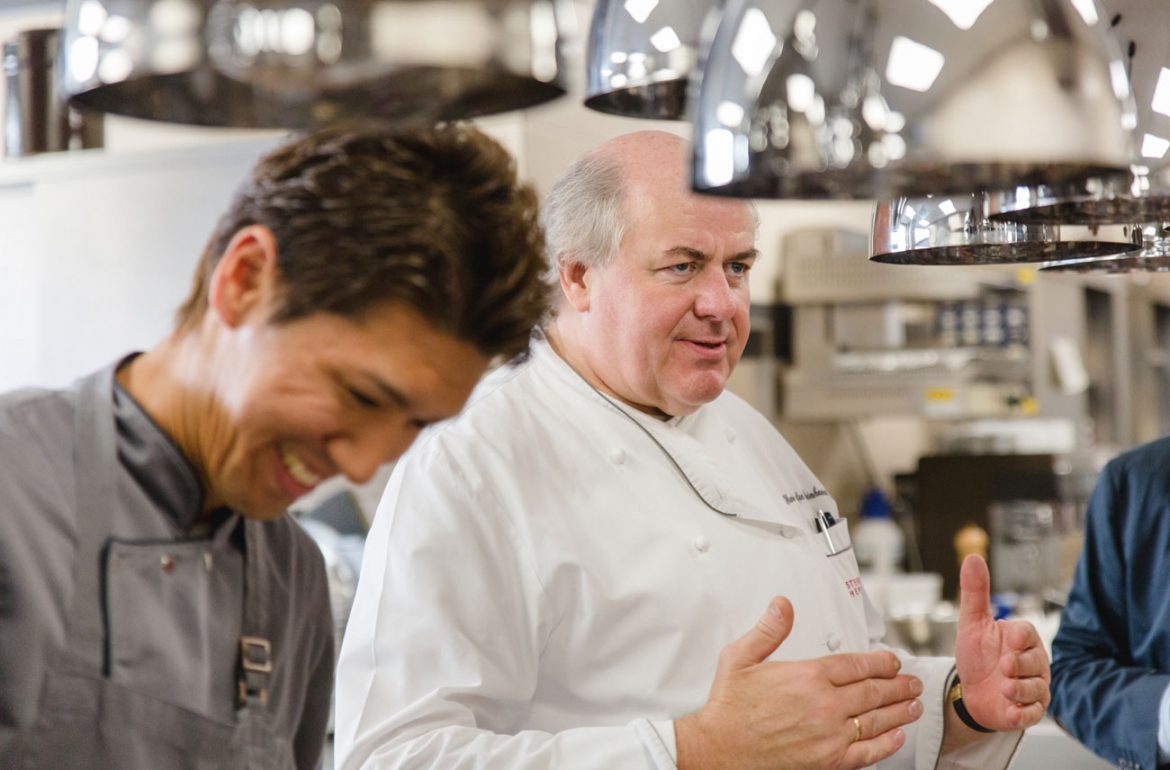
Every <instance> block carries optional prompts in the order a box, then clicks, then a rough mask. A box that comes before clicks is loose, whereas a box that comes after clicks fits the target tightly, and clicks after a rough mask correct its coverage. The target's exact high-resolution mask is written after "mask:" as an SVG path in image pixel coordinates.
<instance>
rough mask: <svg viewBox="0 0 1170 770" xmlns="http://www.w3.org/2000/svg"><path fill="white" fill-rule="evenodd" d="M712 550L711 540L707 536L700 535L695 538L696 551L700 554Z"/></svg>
mask: <svg viewBox="0 0 1170 770" xmlns="http://www.w3.org/2000/svg"><path fill="white" fill-rule="evenodd" d="M710 549H711V540H710V538H708V537H707V536H706V535H699V536H698V537H696V538H695V550H696V551H698V552H699V553H707V551H709V550H710Z"/></svg>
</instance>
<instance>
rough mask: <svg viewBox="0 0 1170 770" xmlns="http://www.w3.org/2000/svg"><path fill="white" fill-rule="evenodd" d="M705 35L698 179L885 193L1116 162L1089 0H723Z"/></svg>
mask: <svg viewBox="0 0 1170 770" xmlns="http://www.w3.org/2000/svg"><path fill="white" fill-rule="evenodd" d="M705 52H706V59H705V61H704V63H703V65H702V68H701V75H700V80H699V83H698V94H697V99H696V104H695V105H694V124H695V132H694V142H695V158H694V187H695V189H696V190H697V191H699V192H705V193H713V194H723V195H732V196H738V197H762V198H804V199H826V198H855V199H857V198H860V199H865V198H873V199H893V198H898V197H903V196H922V195H927V194H950V193H960V192H970V191H972V190H996V189H1004V188H1007V187H1011V186H1013V185H1017V184H1029V185H1034V184H1044V183H1047V184H1054V183H1064V182H1066V181H1071V180H1077V179H1082V178H1084V177H1086V176H1108V175H1110V174H1116V173H1119V172H1123V171H1124V170H1125V169H1126V168H1127V167H1128V165H1129V160H1130V143H1131V132H1132V129H1133V126H1134V123H1135V120H1136V118H1135V115H1134V112H1133V104H1132V99H1131V97H1130V93H1129V85H1128V80H1127V77H1126V72H1125V67H1124V62H1123V58H1122V56H1121V52H1120V50H1119V48H1118V46H1117V43H1116V41H1115V39H1114V38H1113V37H1112V35H1111V34H1110V31H1109V19H1108V17H1107V16H1105V15H1104V11H1102V10H1101V8H1100V7H1099V6H1098V5H1097V4H1096V0H1045V2H1031V1H1030V0H810V2H806V3H793V2H790V1H786V0H728V2H727V4H726V6H725V8H724V11H723V14H722V16H721V20H720V23H719V25H718V27H717V28H716V30H715V32H714V35H713V39H712V40H711V42H710V44H709V46H705Z"/></svg>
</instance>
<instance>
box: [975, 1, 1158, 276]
mask: <svg viewBox="0 0 1170 770" xmlns="http://www.w3.org/2000/svg"><path fill="white" fill-rule="evenodd" d="M1108 7H1109V8H1110V9H1111V10H1112V11H1115V13H1113V15H1112V16H1111V17H1110V22H1111V24H1112V26H1113V27H1114V31H1115V34H1116V35H1117V37H1118V40H1119V41H1120V42H1121V45H1122V49H1123V51H1124V53H1125V57H1126V60H1127V68H1128V70H1129V73H1130V80H1131V83H1132V86H1133V91H1134V97H1135V100H1136V103H1137V131H1136V135H1137V137H1138V141H1137V143H1136V144H1135V147H1134V151H1135V154H1134V158H1133V166H1132V167H1131V175H1130V176H1128V177H1125V178H1122V179H1095V178H1090V179H1087V180H1084V181H1082V182H1080V183H1078V184H1075V185H1060V186H1055V187H1048V186H1041V187H1036V188H1020V189H1016V190H1013V191H1011V192H1010V193H1009V194H1006V195H1004V196H1002V197H1001V198H1000V199H999V200H998V206H999V207H1000V208H999V211H997V212H995V213H993V218H995V219H1010V220H1012V221H1017V222H1023V223H1029V224H1045V223H1056V222H1067V223H1079V224H1089V225H1113V224H1128V225H1131V226H1132V227H1133V228H1134V229H1135V230H1137V231H1138V232H1139V233H1140V236H1141V250H1140V251H1138V252H1137V253H1134V254H1130V255H1125V256H1122V257H1111V258H1105V259H1094V258H1088V257H1085V258H1080V259H1073V260H1067V261H1063V262H1054V263H1048V264H1046V265H1045V266H1044V267H1043V269H1044V270H1046V271H1065V272H1078V273H1090V272H1101V273H1129V272H1139V271H1148V272H1165V271H1167V270H1170V230H1168V228H1167V224H1166V223H1168V222H1170V166H1168V165H1167V164H1168V162H1170V157H1168V156H1167V152H1168V151H1170V38H1168V37H1167V36H1166V34H1165V30H1166V28H1167V27H1168V26H1170V5H1168V4H1166V3H1165V2H1161V1H1160V0H1111V2H1109V4H1108ZM1133 223H1147V224H1133Z"/></svg>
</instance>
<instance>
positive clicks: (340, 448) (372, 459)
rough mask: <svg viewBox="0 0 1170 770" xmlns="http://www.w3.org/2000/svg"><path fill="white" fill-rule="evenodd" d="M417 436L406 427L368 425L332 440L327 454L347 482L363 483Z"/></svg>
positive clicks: (395, 457)
mask: <svg viewBox="0 0 1170 770" xmlns="http://www.w3.org/2000/svg"><path fill="white" fill-rule="evenodd" d="M416 435H418V431H417V430H416V429H414V428H412V427H409V426H408V425H406V424H395V425H385V424H381V425H378V424H368V425H365V426H361V427H355V428H353V429H351V430H350V431H348V432H346V433H344V434H342V435H339V436H335V437H333V438H332V439H331V440H330V441H329V442H328V445H327V451H328V453H329V459H330V460H331V461H332V462H333V464H334V465H335V466H336V467H337V469H338V470H339V471H341V473H342V474H343V475H344V476H345V477H346V478H347V479H349V480H350V481H352V482H354V483H355V484H364V483H365V482H367V481H369V480H370V479H371V478H373V477H374V474H375V473H377V472H378V468H380V467H381V466H382V465H383V464H384V463H388V462H390V461H392V460H397V459H398V458H399V457H400V456H401V455H402V453H403V452H405V451H406V448H407V447H409V446H410V444H411V442H412V441H414V438H415V436H416Z"/></svg>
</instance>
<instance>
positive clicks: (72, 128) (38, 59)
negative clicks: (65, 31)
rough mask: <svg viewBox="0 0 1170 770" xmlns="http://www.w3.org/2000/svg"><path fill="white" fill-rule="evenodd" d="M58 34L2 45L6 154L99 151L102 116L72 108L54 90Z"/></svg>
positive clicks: (41, 32) (42, 32)
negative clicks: (89, 149)
mask: <svg viewBox="0 0 1170 770" xmlns="http://www.w3.org/2000/svg"><path fill="white" fill-rule="evenodd" d="M59 40H60V30H57V29H28V30H24V31H23V32H20V33H19V34H18V35H17V36H16V38H15V39H14V40H11V41H9V42H6V43H5V44H4V52H3V57H4V76H5V94H6V96H5V101H4V154H5V155H8V156H10V157H15V156H19V155H33V154H36V153H41V152H54V151H59V150H69V149H81V148H90V147H101V146H102V141H103V135H104V131H103V121H102V116H101V115H100V114H96V113H92V112H85V111H82V110H79V109H75V108H71V107H69V106H68V104H66V102H65V99H64V97H63V96H62V94H61V92H60V91H59V90H58V72H57V53H58V45H59Z"/></svg>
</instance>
